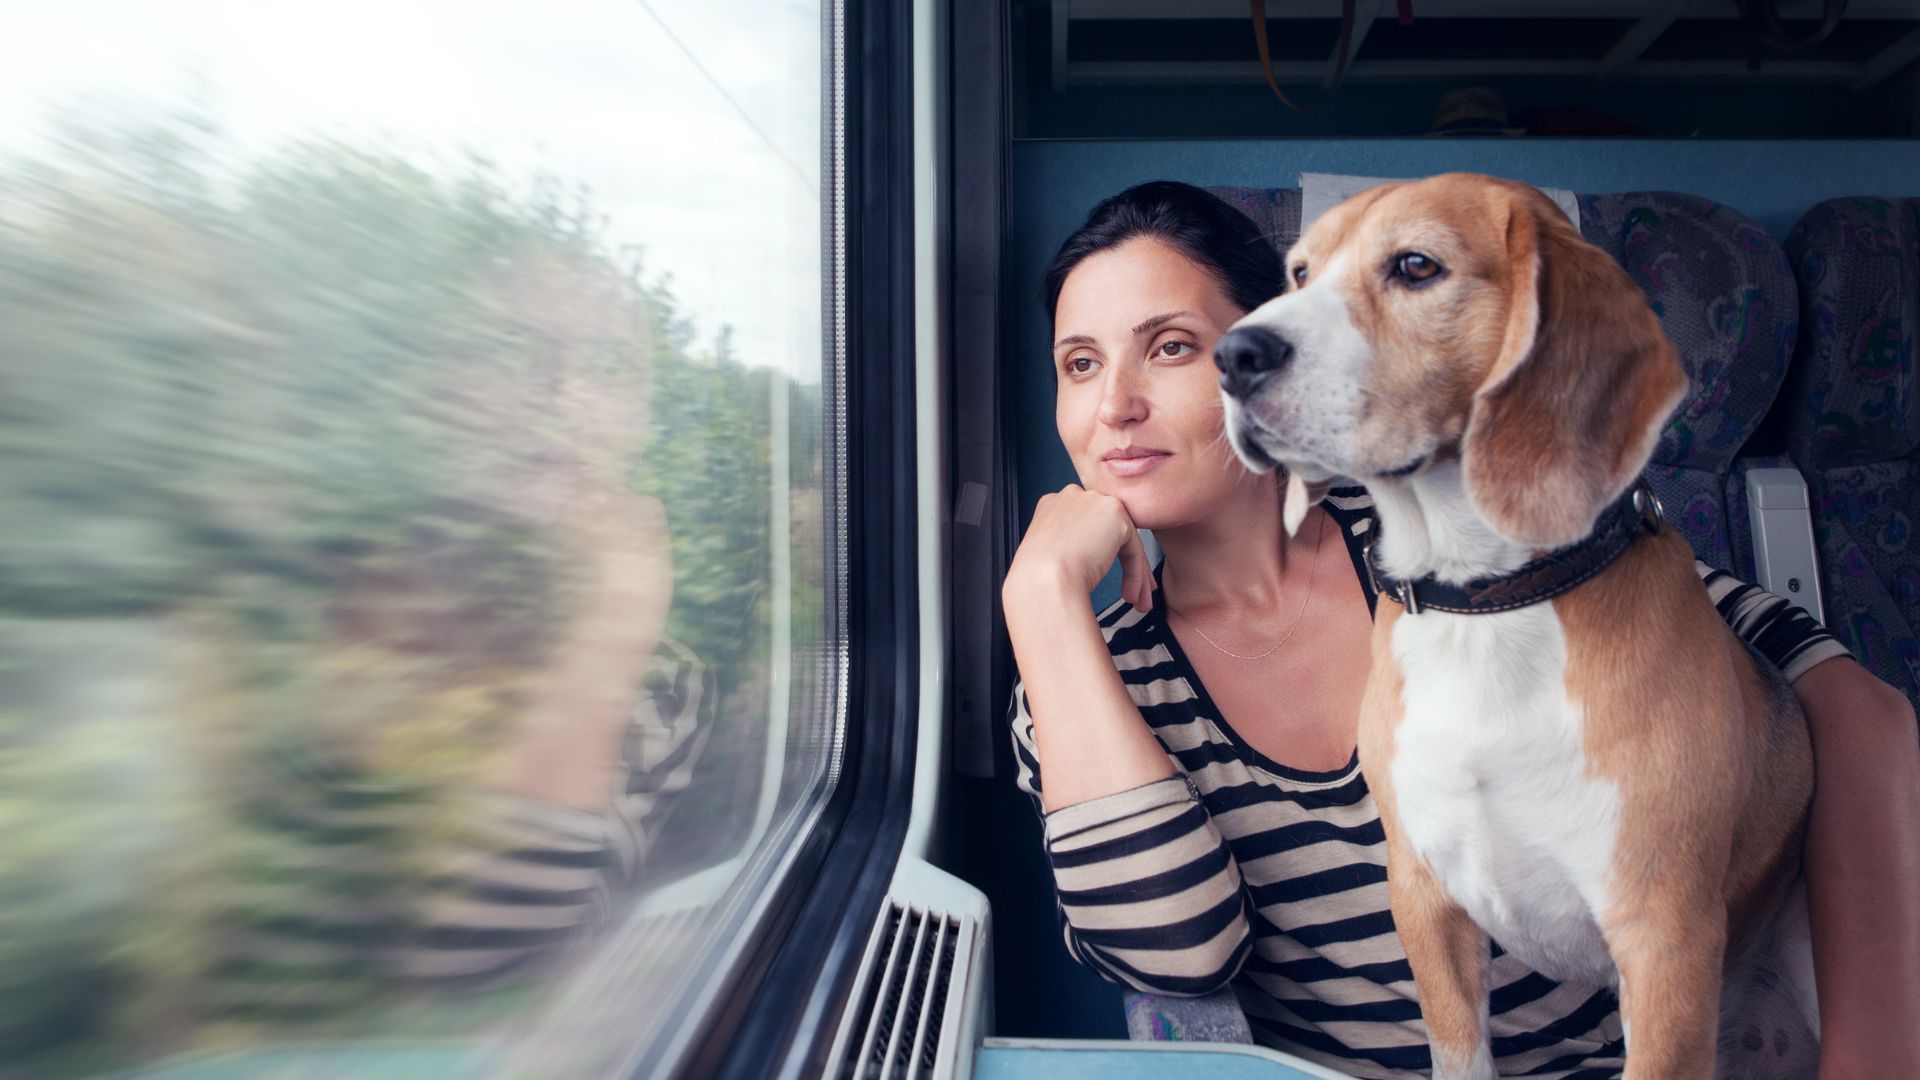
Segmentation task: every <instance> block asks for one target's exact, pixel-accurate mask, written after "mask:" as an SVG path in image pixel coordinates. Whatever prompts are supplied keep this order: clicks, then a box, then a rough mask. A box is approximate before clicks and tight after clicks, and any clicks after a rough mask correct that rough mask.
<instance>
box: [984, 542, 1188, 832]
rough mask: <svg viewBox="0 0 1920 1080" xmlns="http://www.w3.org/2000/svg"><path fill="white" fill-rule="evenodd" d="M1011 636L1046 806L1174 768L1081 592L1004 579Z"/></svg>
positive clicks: (1132, 784)
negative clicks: (1134, 697) (1038, 762)
mask: <svg viewBox="0 0 1920 1080" xmlns="http://www.w3.org/2000/svg"><path fill="white" fill-rule="evenodd" d="M1006 592H1007V603H1006V604H1005V610H1006V613H1007V636H1008V637H1009V638H1011V639H1012V642H1013V655H1014V661H1015V663H1016V664H1017V665H1018V666H1019V668H1020V678H1021V681H1022V683H1023V684H1024V685H1025V689H1026V695H1027V704H1028V708H1029V710H1030V712H1031V713H1032V716H1033V733H1034V748H1035V751H1036V753H1037V754H1038V756H1039V759H1040V767H1041V774H1042V777H1043V782H1042V784H1041V797H1042V799H1043V800H1044V802H1045V805H1046V809H1047V810H1048V811H1053V810H1058V809H1060V808H1061V807H1063V806H1072V805H1074V804H1075V803H1082V802H1086V801H1087V800H1088V799H1097V798H1100V797H1102V796H1105V795H1112V794H1115V793H1117V792H1121V791H1126V790H1128V789H1130V788H1136V787H1139V786H1141V785H1142V784H1150V783H1152V782H1154V781H1155V780H1164V779H1166V778H1167V777H1169V776H1172V775H1174V767H1173V762H1172V761H1171V760H1169V759H1168V757H1167V752H1166V750H1165V749H1164V748H1163V747H1162V746H1161V745H1160V741H1159V740H1158V739H1155V738H1154V737H1153V732H1152V731H1151V730H1149V729H1148V727H1147V723H1146V720H1145V719H1144V718H1143V717H1141V715H1140V710H1139V709H1138V708H1136V707H1135V706H1134V704H1133V698H1132V697H1130V696H1129V695H1128V694H1127V688H1126V684H1125V683H1123V682H1122V681H1121V680H1120V673H1119V672H1118V671H1117V670H1115V668H1114V666H1113V658H1112V656H1111V655H1110V654H1109V653H1108V652H1107V645H1106V641H1105V639H1103V638H1102V637H1101V636H1100V625H1099V623H1098V622H1097V621H1096V620H1095V619H1094V616H1093V612H1092V610H1091V609H1090V608H1089V607H1088V604H1087V598H1086V596H1085V595H1084V594H1079V595H1076V592H1075V589H1074V587H1073V586H1072V585H1071V584H1070V583H1068V582H1065V581H1059V580H1032V579H1030V578H1029V579H1026V580H1021V581H1017V582H1016V581H1012V580H1009V582H1008V584H1007V589H1006Z"/></svg>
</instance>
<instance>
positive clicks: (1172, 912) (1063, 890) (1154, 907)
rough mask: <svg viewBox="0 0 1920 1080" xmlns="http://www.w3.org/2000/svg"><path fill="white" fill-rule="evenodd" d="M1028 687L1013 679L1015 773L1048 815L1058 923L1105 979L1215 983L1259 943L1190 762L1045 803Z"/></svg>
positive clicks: (1194, 989)
mask: <svg viewBox="0 0 1920 1080" xmlns="http://www.w3.org/2000/svg"><path fill="white" fill-rule="evenodd" d="M1027 710H1028V706H1027V698H1026V694H1025V692H1024V688H1023V687H1022V686H1020V685H1015V687H1014V691H1013V709H1012V713H1013V752H1014V758H1015V761H1016V762H1017V764H1018V776H1017V782H1018V784H1019V786H1020V789H1021V790H1022V791H1025V792H1026V793H1027V794H1028V795H1029V796H1031V797H1032V798H1033V801H1034V807H1035V809H1036V810H1039V811H1040V816H1041V821H1042V822H1043V824H1044V826H1045V832H1046V845H1047V858H1048V861H1049V862H1050V863H1051V864H1052V867H1053V880H1054V890H1055V894H1056V899H1057V905H1058V909H1059V916H1060V927H1061V933H1062V936H1063V937H1064V939H1065V941H1066V946H1067V951H1068V953H1070V954H1071V955H1072V956H1073V957H1074V959H1076V960H1078V961H1079V962H1080V963H1082V964H1084V965H1086V966H1087V967H1088V968H1090V969H1092V970H1093V971H1094V972H1095V973H1096V974H1098V975H1100V976H1101V977H1102V978H1104V979H1106V980H1108V981H1109V982H1114V983H1119V984H1120V985H1122V986H1129V987H1132V988H1133V989H1135V990H1141V991H1146V992H1148V993H1157V994H1174V995H1181V996H1188V995H1195V996H1197V995H1201V994H1209V993H1212V992H1213V991H1215V990H1218V989H1220V988H1221V987H1223V986H1225V985H1226V984H1227V983H1228V982H1229V981H1231V980H1232V979H1233V977H1234V975H1236V974H1238V973H1239V971H1240V966H1241V964H1243V963H1244V962H1245V961H1246V958H1247V954H1248V953H1249V952H1250V951H1251V949H1252V935H1251V932H1250V929H1249V923H1248V920H1247V908H1246V894H1245V890H1244V889H1242V888H1241V884H1240V867H1239V866H1238V865H1237V864H1236V863H1235V862H1234V860H1233V855H1232V854H1231V853H1230V852H1229V851H1228V850H1227V845H1226V841H1225V840H1224V839H1222V838H1221V835H1220V830H1219V828H1218V827H1217V826H1216V825H1215V824H1214V822H1213V819H1212V817H1210V816H1209V815H1208V814H1207V811H1206V808H1205V807H1204V806H1203V805H1202V804H1201V802H1200V798H1199V795H1198V794H1197V793H1196V792H1195V791H1194V789H1193V787H1192V785H1191V784H1190V783H1189V782H1188V780H1187V778H1186V776H1185V774H1181V775H1179V776H1171V777H1168V778H1167V779H1165V780H1157V781H1155V782H1153V783H1151V784H1145V785H1142V786H1140V787H1137V788H1132V789H1130V790H1127V791H1121V792H1116V793H1114V794H1112V795H1105V796H1102V797H1100V798H1097V799H1089V800H1087V801H1086V802H1080V803H1075V804H1073V805H1072V806H1064V807H1061V808H1059V809H1057V810H1054V811H1053V812H1052V813H1047V812H1046V811H1045V810H1044V808H1043V806H1042V803H1041V801H1040V790H1041V789H1040V762H1039V755H1038V754H1037V752H1036V751H1035V749H1034V738H1033V717H1032V715H1031V714H1030V713H1029V712H1028V711H1027Z"/></svg>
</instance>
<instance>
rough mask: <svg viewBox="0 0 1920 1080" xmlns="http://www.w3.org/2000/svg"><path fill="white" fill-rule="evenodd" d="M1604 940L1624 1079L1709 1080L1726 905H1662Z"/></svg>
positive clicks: (1715, 1037)
mask: <svg viewBox="0 0 1920 1080" xmlns="http://www.w3.org/2000/svg"><path fill="white" fill-rule="evenodd" d="M1389 872H1391V871H1389ZM1663 916H1664V917H1663ZM1606 937H1607V950H1608V951H1609V952H1611V953H1612V954H1613V960H1614V964H1615V965H1616V966H1617V967H1618V968H1619V969H1620V1019H1621V1020H1622V1021H1623V1022H1624V1023H1625V1025H1626V1032H1627V1071H1626V1073H1625V1080H1695V1078H1697V1080H1708V1078H1710V1077H1712V1076H1713V1063H1714V1052H1715V1049H1716V1047H1717V1045H1718V1030H1717V1029H1718V1025H1719V1022H1720V970H1721V966H1722V963H1723V960H1724V954H1725V952H1726V941H1727V931H1726V915H1725V906H1724V905H1721V906H1719V907H1715V906H1713V905H1702V906H1699V907H1698V909H1696V910H1682V905H1668V906H1667V908H1666V909H1665V910H1656V911H1654V912H1651V913H1647V914H1642V915H1640V916H1639V917H1637V918H1635V919H1633V920H1631V921H1629V922H1626V923H1624V924H1622V925H1618V926H1615V927H1612V928H1610V929H1609V930H1607V932H1606Z"/></svg>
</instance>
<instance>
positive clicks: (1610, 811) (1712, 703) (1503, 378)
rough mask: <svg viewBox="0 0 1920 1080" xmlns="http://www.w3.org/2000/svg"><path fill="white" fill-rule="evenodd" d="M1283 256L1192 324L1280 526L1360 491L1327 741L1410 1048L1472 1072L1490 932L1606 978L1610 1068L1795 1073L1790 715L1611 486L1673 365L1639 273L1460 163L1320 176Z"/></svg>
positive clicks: (1546, 205) (1803, 766)
mask: <svg viewBox="0 0 1920 1080" xmlns="http://www.w3.org/2000/svg"><path fill="white" fill-rule="evenodd" d="M1286 268H1287V273H1288V276H1289V278H1290V280H1289V283H1288V287H1287V291H1286V292H1285V293H1284V294H1282V295H1281V296H1279V297H1278V298H1276V299H1274V300H1272V301H1270V302H1268V303H1266V304H1264V305H1262V306H1261V307H1260V308H1259V309H1258V310H1255V311H1253V312H1252V313H1250V314H1248V315H1247V316H1246V318H1244V319H1242V320H1241V321H1240V322H1239V323H1237V324H1236V325H1235V327H1234V329H1233V330H1232V331H1230V332H1229V333H1228V334H1227V335H1225V336H1223V337H1222V338H1221V341H1220V343H1219V347H1218V348H1216V351H1215V360H1216V362H1217V363H1218V364H1219V365H1220V367H1221V372H1222V374H1221V380H1220V381H1221V388H1222V396H1223V398H1224V401H1225V408H1226V414H1227V429H1228V435H1229V438H1230V439H1231V441H1232V443H1233V446H1234V447H1235V449H1236V451H1237V452H1238V453H1239V454H1240V456H1241V458H1242V459H1243V460H1244V461H1245V462H1246V463H1247V464H1248V465H1249V466H1250V467H1253V468H1256V469H1265V468H1271V467H1273V466H1275V465H1283V466H1285V467H1286V468H1287V470H1288V472H1289V478H1288V483H1287V496H1286V504H1285V517H1286V520H1287V524H1288V527H1289V530H1291V529H1292V528H1294V527H1296V526H1297V525H1298V523H1299V521H1300V519H1301V518H1302V517H1303V516H1304V515H1305V513H1306V508H1307V506H1308V505H1310V504H1311V502H1314V501H1317V492H1318V490H1324V487H1325V485H1326V484H1327V483H1328V482H1330V481H1331V479H1332V478H1334V477H1337V476H1344V477H1350V478H1352V479H1355V480H1358V481H1360V482H1362V483H1364V484H1365V485H1366V486H1367V488H1368V489H1369V491H1370V492H1371V493H1372V495H1373V500H1374V504H1375V507H1376V509H1377V512H1378V515H1379V536H1378V538H1377V540H1376V542H1375V547H1374V550H1373V551H1372V553H1371V558H1372V560H1373V566H1374V568H1377V569H1376V570H1375V572H1376V574H1377V579H1376V580H1377V581H1384V582H1385V583H1386V584H1385V585H1383V588H1384V589H1385V592H1384V594H1383V600H1394V601H1398V602H1397V603H1396V602H1382V603H1381V604H1380V605H1379V610H1378V616H1377V620H1376V622H1375V624H1374V631H1373V645H1372V670H1371V673H1370V675H1369V680H1368V684H1367V688H1366V692H1365V697H1364V705H1363V707H1362V714H1361V719H1360V736H1359V739H1360V763H1361V767H1362V769H1363V771H1364V773H1365V775H1366V779H1367V784H1368V786H1369V788H1370V789H1371V790H1372V792H1373V796H1374V800H1375V802H1376V803H1377V804H1378V807H1379V811H1380V817H1381V820H1382V823H1383V825H1384V826H1385V831H1386V837H1387V844H1388V889H1389V893H1390V895H1391V898H1392V900H1391V902H1392V911H1393V917H1394V922H1395V924H1396V926H1397V928H1398V930H1399V933H1400V936H1401V939H1402V940H1403V942H1404V943H1405V946H1406V951H1407V956H1408V958H1409V960H1411V962H1412V966H1413V973H1414V979H1415V982H1416V984H1417V990H1418V993H1419V998H1420V1003H1421V1008H1422V1011H1423V1013H1424V1015H1425V1019H1426V1022H1427V1026H1428V1030H1429V1038H1430V1041H1431V1046H1432V1050H1433V1061H1434V1073H1433V1075H1434V1076H1436V1077H1449V1078H1451V1077H1473V1078H1480V1077H1492V1076H1494V1075H1495V1072H1494V1063H1493V1058H1492V1054H1491V1050H1490V1045H1489V1037H1488V1020H1487V1018H1488V995H1489V990H1490V988H1489V986H1488V983H1487V979H1488V974H1487V973H1488V970H1489V944H1488V943H1489V935H1491V938H1492V939H1493V940H1497V941H1498V942H1499V943H1500V945H1501V946H1502V947H1503V948H1505V949H1506V950H1507V951H1509V952H1512V953H1514V954H1516V955H1517V956H1518V957H1519V958H1520V959H1521V960H1523V961H1525V962H1526V963H1527V964H1528V965H1529V966H1531V967H1532V968H1533V969H1535V970H1537V971H1539V972H1541V973H1542V974H1545V975H1547V976H1549V977H1551V978H1554V979H1559V980H1563V981H1575V982H1584V983H1590V984H1595V985H1603V986H1613V987H1615V988H1616V989H1617V991H1618V993H1619V996H1620V1007H1621V1013H1622V1022H1623V1026H1624V1030H1625V1033H1626V1040H1627V1069H1626V1076H1627V1077H1628V1078H1629V1080H1643V1078H1644V1080H1651V1078H1655V1077H1658V1078H1661V1080H1669V1078H1674V1077H1708V1076H1713V1075H1715V1072H1716V1060H1717V1061H1718V1069H1719V1074H1720V1075H1726V1076H1734V1075H1737V1076H1743V1077H1764V1076H1775V1075H1778V1076H1783V1077H1788V1076H1791V1077H1798V1076H1811V1075H1812V1072H1813V1069H1814V1060H1815V1058H1816V1057H1817V1051H1818V1047H1817V1037H1818V1036H1817V1014H1816V1013H1815V1011H1814V1009H1815V1003H1814V997H1813V985H1812V972H1813V968H1812V955H1811V942H1810V937H1809V934H1808V932H1807V925H1806V923H1807V916H1806V908H1805V901H1804V892H1803V890H1802V889H1801V883H1800V877H1799V874H1800V869H1799V868H1800V851H1801V841H1802V837H1803V835H1804V831H1805V823H1806V817H1807V812H1808V807H1809V804H1810V801H1811V798H1812V790H1813V779H1812V777H1813V772H1812V751H1811V746H1810V743H1809V738H1808V734H1807V729H1806V724H1805V721H1804V718H1803V717H1802V715H1801V713H1800V710H1799V707H1798V705H1797V703H1796V702H1795V699H1794V697H1793V694H1792V692H1791V691H1790V690H1789V689H1788V687H1787V686H1786V684H1785V682H1784V681H1783V680H1782V679H1781V677H1780V676H1779V674H1778V673H1777V672H1776V671H1774V670H1773V668H1772V667H1771V666H1770V665H1768V664H1767V663H1765V662H1764V661H1762V660H1757V658H1756V657H1755V655H1754V654H1752V653H1751V652H1750V651H1749V650H1748V649H1747V648H1746V646H1745V645H1743V644H1742V643H1741V642H1740V641H1739V639H1737V638H1735V637H1734V636H1733V634H1732V633H1731V631H1729V630H1728V628H1727V626H1726V624H1725V623H1724V622H1723V621H1722V619H1721V618H1720V616H1719V615H1718V614H1717V613H1716V612H1715V610H1714V607H1713V604H1712V603H1711V602H1710V601H1709V599H1708V597H1707V594H1706V591H1705V590H1704V589H1703V588H1702V587H1701V583H1700V579H1699V577H1698V576H1697V575H1696V572H1695V570H1694V565H1693V553H1692V551H1691V550H1690V549H1689V548H1688V546H1687V544H1686V542H1685V541H1684V540H1683V539H1681V538H1680V537H1679V536H1678V535H1676V534H1675V533H1674V532H1673V531H1671V530H1662V529H1660V528H1659V523H1658V518H1657V514H1656V513H1648V512H1647V511H1648V503H1650V502H1652V500H1651V492H1645V493H1644V499H1642V498H1639V497H1637V496H1636V495H1635V494H1634V493H1633V491H1632V489H1633V486H1634V485H1635V483H1636V481H1637V479H1638V477H1639V475H1640V472H1641V470H1642V469H1643V468H1644V467H1645V466H1646V464H1647V460H1648V458H1649V456H1650V455H1651V454H1652V452H1653V448H1654V445H1655V442H1656V441H1657V439H1658V438H1659V435H1660V432H1661V429H1662V427H1663V425H1664V424H1665V422H1666V420H1667V417H1668V414H1669V413H1670V412H1672V410H1673V409H1674V407H1675V406H1676V405H1677V404H1678V403H1679V402H1680V400H1681V398H1682V396H1683V395H1684V393H1685V391H1686V386H1687V383H1686V375H1685V372H1684V371H1683V370H1682V368H1681V366H1680V361H1679V357H1678V354H1677V353H1676V352H1675V350H1674V347H1673V345H1672V343H1671V342H1669V341H1668V340H1667V338H1666V336H1665V334H1664V333H1662V331H1661V328H1660V324H1659V321H1658V320H1657V319H1656V318H1655V316H1654V313H1653V311H1652V310H1651V309H1650V308H1649V307H1648V305H1647V302H1646V300H1645V298H1644V297H1643V296H1642V294H1641V292H1640V290H1639V288H1638V287H1636V286H1635V284H1634V282H1633V281H1632V279H1631V278H1629V277H1628V276H1627V274H1626V272H1625V271H1623V270H1622V269H1621V268H1620V267H1619V266H1618V265H1617V264H1616V263H1615V262H1614V261H1613V260H1612V259H1611V258H1609V257H1608V256H1607V255H1606V254H1605V253H1604V252H1602V251H1600V250H1599V249H1598V248H1595V247H1593V246H1591V245H1589V244H1587V243H1586V242H1585V241H1584V240H1582V239H1581V237H1580V235H1579V233H1578V232H1577V231H1575V229H1574V228H1573V226H1572V225H1571V224H1570V223H1569V222H1568V221H1567V219H1566V217H1565V215H1564V214H1563V213H1562V212H1561V210H1560V209H1559V208H1558V207H1556V206H1555V205H1554V204H1553V203H1552V202H1551V201H1549V200H1548V199H1547V198H1546V197H1545V196H1544V195H1542V194H1541V193H1540V192H1539V191H1537V190H1535V189H1533V188H1531V187H1528V186H1526V185H1524V184H1518V183H1513V182H1509V181H1504V180H1498V179H1495V178H1492V177H1485V176H1475V175H1468V174H1449V175H1444V176H1436V177H1432V178H1430V179H1427V180H1422V181H1418V182H1408V183H1393V184H1386V185H1382V186H1380V187H1376V188H1373V189H1371V190H1368V191H1366V192H1364V193H1362V194H1360V195H1356V196H1354V197H1353V198H1351V199H1348V200H1347V201H1346V202H1344V203H1341V204H1339V205H1338V206H1336V207H1335V208H1333V209H1332V210H1330V211H1328V212H1327V213H1326V214H1325V215H1324V216H1322V217H1321V218H1320V219H1319V220H1318V221H1316V222H1315V223H1314V224H1313V226H1312V227H1311V228H1310V229H1309V230H1308V231H1307V233H1306V234H1305V235H1304V236H1303V237H1302V238H1301V239H1300V241H1299V243H1297V244H1295V245H1294V247H1293V249H1292V251H1291V252H1289V254H1288V256H1287V261H1286ZM1603 541H1604V543H1603ZM1596 545H1600V546H1602V547H1604V548H1605V550H1598V548H1597V547H1596ZM1596 551H1597V554H1596ZM1395 583H1398V586H1397V587H1396V585H1395ZM1423 590H1424V591H1423ZM1435 590H1438V591H1439V593H1440V594H1441V595H1444V596H1450V597H1459V598H1462V599H1459V601H1458V604H1455V605H1448V604H1444V603H1442V604H1437V605H1436V604H1434V603H1432V602H1427V603H1422V602H1421V600H1420V597H1421V596H1423V595H1425V596H1428V597H1431V596H1432V595H1434V594H1435ZM1488 597H1491V598H1492V599H1491V600H1489V599H1487V598H1488ZM1476 604H1477V605H1478V606H1474V605H1476ZM1461 605H1465V606H1461ZM1756 1025H1757V1027H1756ZM1789 1027H1790V1028H1791V1030H1792V1037H1789V1035H1788V1029H1789ZM1755 1030H1758V1031H1761V1032H1763V1033H1765V1034H1764V1038H1762V1039H1761V1040H1759V1041H1760V1043H1761V1044H1762V1045H1760V1046H1757V1047H1756V1046H1754V1045H1753V1044H1754V1042H1755V1041H1756V1040H1755V1039H1754V1037H1753V1033H1754V1031H1755Z"/></svg>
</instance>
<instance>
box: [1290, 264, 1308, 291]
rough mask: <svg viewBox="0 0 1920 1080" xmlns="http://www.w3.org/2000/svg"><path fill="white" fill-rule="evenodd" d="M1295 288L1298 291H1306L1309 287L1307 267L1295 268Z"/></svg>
mask: <svg viewBox="0 0 1920 1080" xmlns="http://www.w3.org/2000/svg"><path fill="white" fill-rule="evenodd" d="M1293 287H1294V288H1296V289H1304V288H1306V287H1307V268H1306V266H1304V265H1301V266H1296V267H1294V268H1293Z"/></svg>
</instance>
